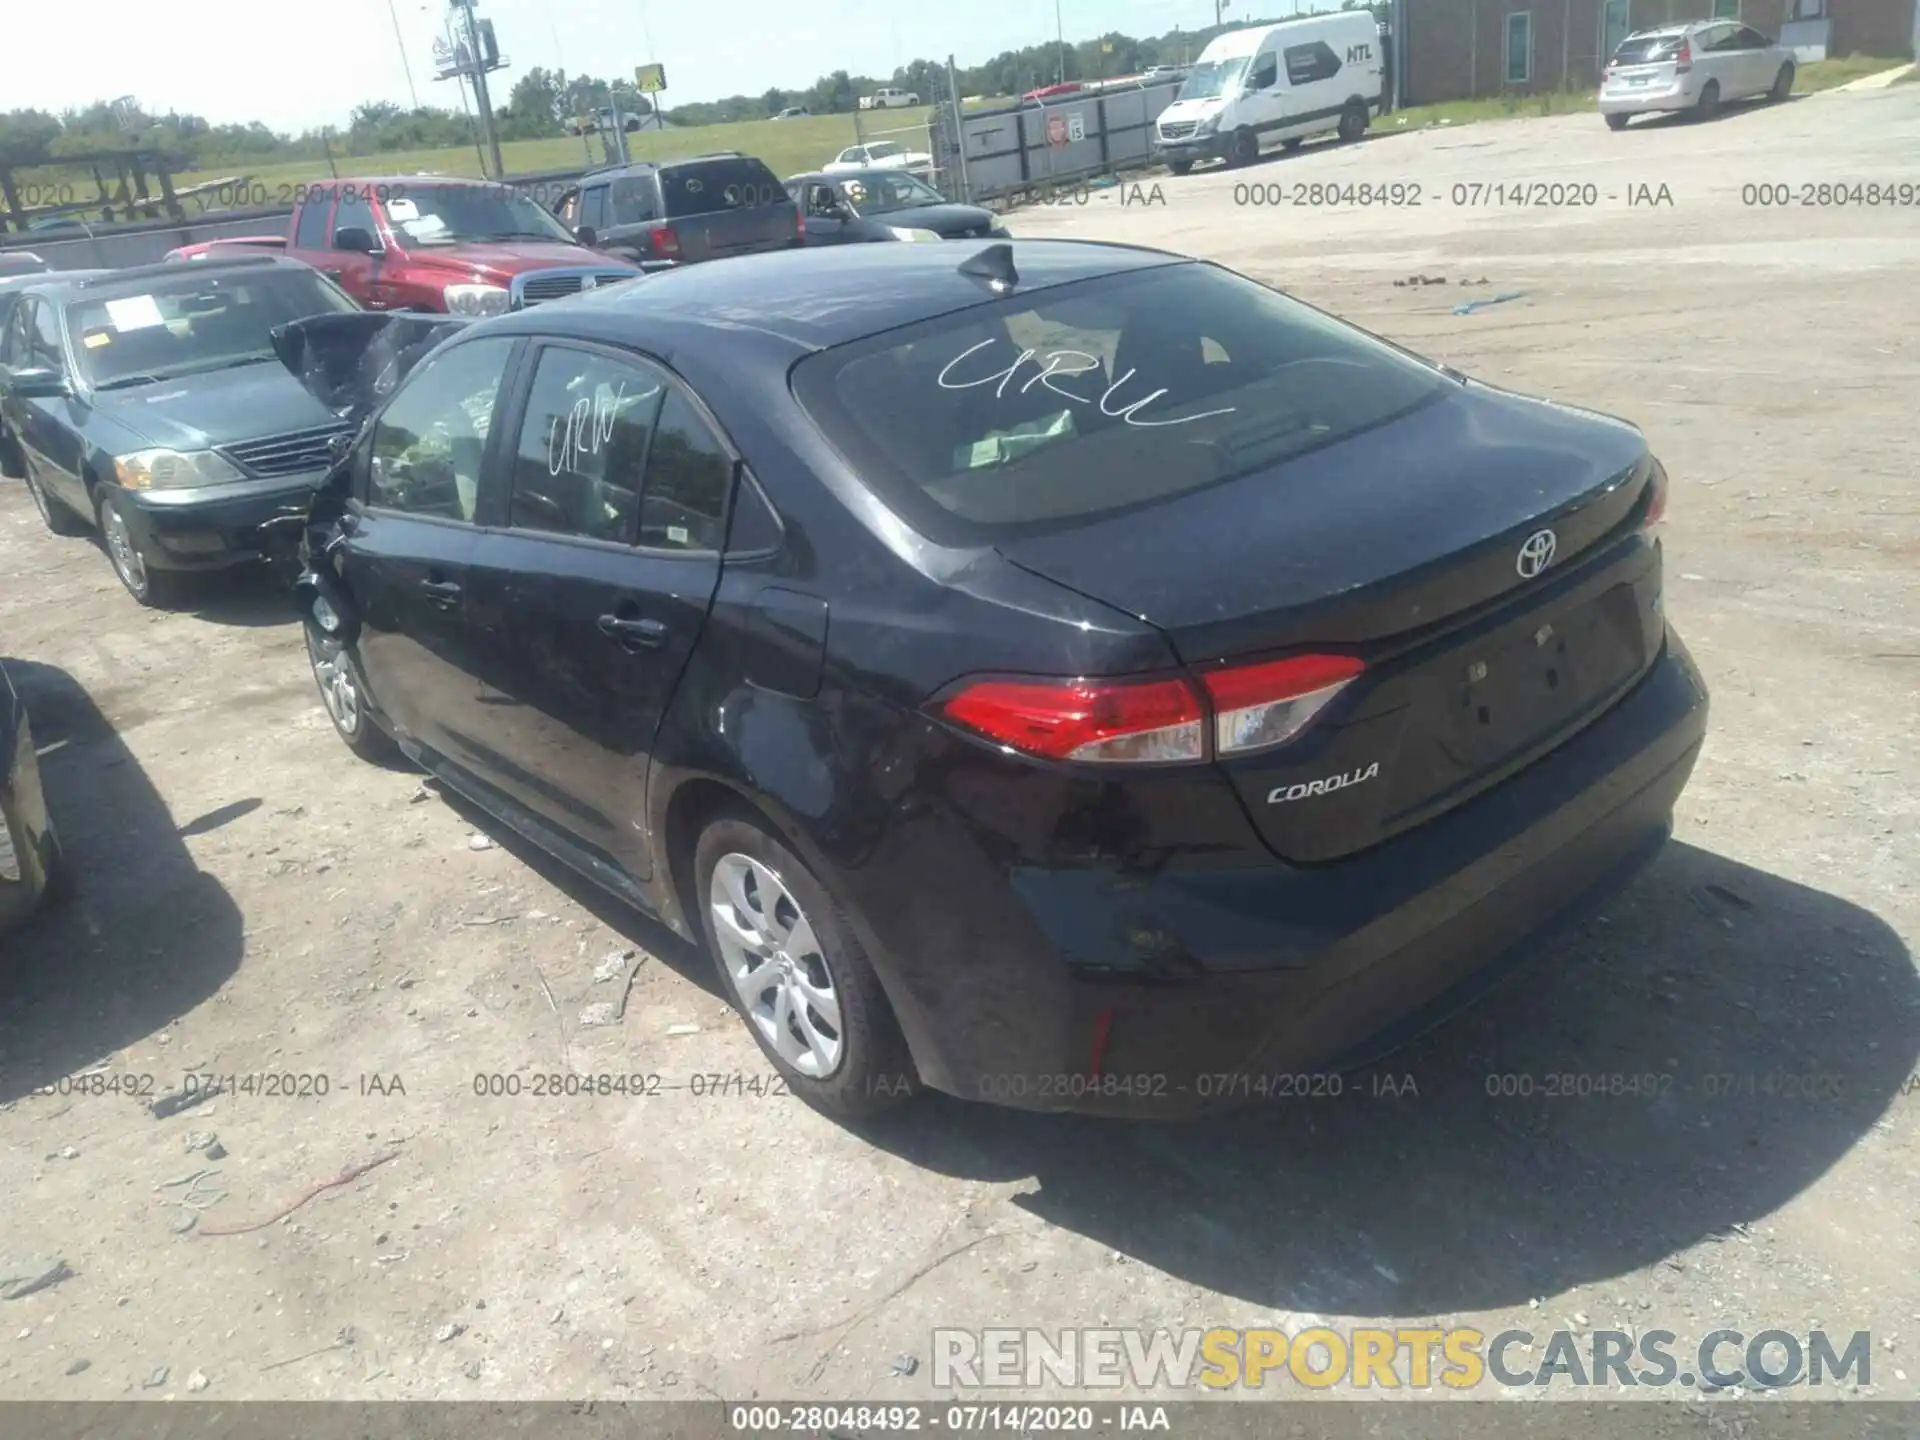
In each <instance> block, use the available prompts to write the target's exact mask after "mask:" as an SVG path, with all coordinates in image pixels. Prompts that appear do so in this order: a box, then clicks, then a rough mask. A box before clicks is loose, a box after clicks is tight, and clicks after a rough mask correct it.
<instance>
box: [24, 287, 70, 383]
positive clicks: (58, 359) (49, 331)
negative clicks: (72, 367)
mask: <svg viewBox="0 0 1920 1440" xmlns="http://www.w3.org/2000/svg"><path fill="white" fill-rule="evenodd" d="M31 319H32V323H33V331H32V336H31V339H30V340H29V341H28V350H27V363H28V364H29V365H36V366H40V367H41V368H43V369H47V370H52V371H54V372H55V373H56V374H61V375H64V374H65V373H66V370H67V359H66V356H65V354H64V353H63V352H62V351H61V348H60V316H59V313H58V312H57V311H55V310H54V308H53V306H52V304H50V303H49V302H48V301H45V300H42V301H39V302H38V303H37V304H35V305H34V307H33V312H32V316H31Z"/></svg>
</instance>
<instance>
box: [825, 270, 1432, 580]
mask: <svg viewBox="0 0 1920 1440" xmlns="http://www.w3.org/2000/svg"><path fill="white" fill-rule="evenodd" d="M1449 387H1450V382H1449V381H1448V380H1447V379H1446V378H1445V376H1444V374H1443V373H1442V372H1441V371H1439V370H1438V369H1437V368H1435V367H1432V366H1430V365H1427V364H1426V363H1424V362H1422V361H1419V360H1416V359H1414V358H1412V357H1411V356H1408V355H1406V354H1405V353H1403V352H1401V351H1399V350H1396V349H1394V348H1393V347H1392V346H1390V345H1387V344H1386V343H1385V342H1383V341H1379V340H1375V339H1374V338H1373V337H1371V336H1369V335H1367V334H1365V333H1364V332H1362V331H1359V330H1356V329H1354V328H1352V327H1351V326H1348V325H1344V324H1342V323H1341V322H1339V321H1337V320H1334V319H1333V318H1332V317H1330V316H1326V315H1322V314H1321V313H1320V312H1319V311H1317V310H1314V309H1311V308H1310V307H1308V306H1305V305H1302V304H1300V303H1298V302H1297V301H1294V300H1290V299H1288V298H1287V297H1285V296H1283V295H1280V294H1278V293H1276V292H1275V291H1272V290H1269V289H1267V288H1266V287H1265V286H1262V285H1257V284H1255V283H1254V282H1253V281H1251V280H1247V279H1245V278H1243V277H1241V276H1238V275H1235V274H1233V273H1231V272H1230V271H1226V270H1222V269H1219V268H1217V267H1215V266H1211V265H1205V264H1200V263H1186V264H1173V265H1167V266H1160V267H1155V268H1153V269H1150V270H1138V271H1131V272H1128V273H1126V274H1122V275H1114V276H1106V277H1102V278H1100V279H1096V280H1089V281H1082V282H1079V283H1077V284H1072V285H1063V286H1058V287H1054V288H1051V289H1046V290H1042V291H1039V292H1036V293H1035V294H1033V295H1031V296H1020V295H1014V296H1012V297H1009V298H1007V299H1004V300H999V301H994V302H991V303H988V304H984V305H979V306H975V307H972V308H970V309H967V310H963V311H960V312H958V313H956V314H951V315H945V316H941V317H939V318H937V319H934V320H930V321H927V322H925V323H923V324H921V325H917V326H913V327H911V328H908V329H906V330H900V331H893V332H890V333H888V334H886V335H883V336H876V337H874V338H872V339H870V340H865V341H860V342H856V343H855V344H852V345H846V346H839V347H836V348H834V349H831V350H827V351H824V352H822V353H820V354H818V355H815V356H812V357H810V358H809V359H807V360H804V361H802V362H801V363H800V364H799V366H798V367H796V369H795V372H794V390H795V393H796V395H797V397H798V398H799V400H800V402H801V404H802V406H803V407H804V408H805V409H806V411H807V413H808V414H809V415H810V416H811V417H812V418H813V420H814V422H815V423H816V424H817V425H819V427H820V428H821V429H822V431H824V432H825V434H826V435H827V437H828V438H829V439H830V440H831V441H832V442H833V444H834V445H835V447H836V448H838V449H839V450H840V451H841V452H842V453H843V454H844V455H846V456H847V457H848V458H849V460H851V461H852V462H853V464H854V465H855V467H856V468H857V469H858V470H859V471H860V472H861V474H862V475H863V476H864V477H866V478H867V480H868V483H869V484H871V485H872V486H873V488H874V489H875V491H876V492H877V493H879V495H880V497H881V498H882V499H883V500H884V501H886V503H887V504H888V505H889V506H890V507H892V508H894V509H895V510H897V511H898V512H899V513H900V514H901V515H902V516H903V518H905V519H906V520H907V522H908V523H909V524H911V525H913V526H914V527H915V528H916V529H918V530H920V531H921V533H922V534H925V535H927V536H928V537H929V538H931V539H933V540H934V541H936V542H937V543H940V544H956V545H960V544H982V543H993V542H995V541H996V540H998V539H1001V538H1011V537H1013V536H1015V535H1019V534H1024V533H1028V532H1031V531H1036V530H1041V529H1056V528H1063V527H1067V526H1071V525H1073V524H1076V523H1079V522H1082V521H1085V520H1087V519H1090V518H1091V517H1094V516H1098V515H1103V514H1107V513H1110V512H1113V511H1116V510H1122V509H1126V508H1130V507H1133V506H1140V505H1148V504H1154V503H1158V502H1163V501H1167V500H1170V499H1172V498H1174V497H1176V496H1178V495H1181V494H1184V493H1186V492H1188V491H1193V490H1198V489H1201V488H1203V487H1205V486H1208V485H1214V484H1218V483H1221V482H1222V481H1226V480H1230V479H1233V478H1235V477H1237V476H1241V475H1246V474H1250V473H1252V472H1254V471H1258V470H1263V469H1270V468H1271V469H1274V471H1275V473H1274V480H1273V484H1274V490H1275V493H1276V495H1284V493H1285V489H1286V470H1285V464H1286V462H1287V461H1288V460H1289V459H1291V458H1292V457H1294V456H1297V455H1300V454H1303V453H1306V452H1308V451H1311V450H1317V449H1320V448H1322V447H1324V446H1327V445H1332V444H1335V443H1337V442H1338V441H1340V440H1343V439H1345V438H1347V437H1349V436H1351V435H1355V434H1357V433H1359V432H1361V431H1363V430H1367V429H1369V428H1371V427H1373V426H1376V425H1380V424H1383V423H1385V422H1386V421H1388V420H1391V419H1393V418H1395V417H1396V416H1399V415H1402V414H1405V413H1406V412H1408V411H1409V410H1412V409H1413V408H1415V407H1417V406H1419V405H1422V404H1424V403H1426V402H1428V401H1430V400H1432V399H1434V398H1436V397H1437V396H1439V395H1440V394H1442V393H1443V392H1444V391H1446V390H1447V389H1448V388H1449Z"/></svg>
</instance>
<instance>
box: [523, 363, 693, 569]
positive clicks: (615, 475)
mask: <svg viewBox="0 0 1920 1440" xmlns="http://www.w3.org/2000/svg"><path fill="white" fill-rule="evenodd" d="M665 388H666V380H665V377H664V376H663V375H661V373H660V372H659V371H658V370H656V369H654V368H653V367H652V366H650V365H646V364H644V363H642V362H639V361H634V360H616V359H613V358H611V357H609V356H605V355H599V354H594V353H591V352H588V351H580V350H571V349H567V348H565V347H562V346H549V347H548V348H547V349H545V350H543V351H541V352H540V361H539V365H538V367H537V368H536V369H535V371H534V376H533V388H532V390H531V391H530V392H529V394H528V396H527V414H526V418H525V419H524V420H523V421H522V422H521V425H520V443H519V446H518V448H517V449H516V451H515V454H514V460H513V500H512V503H511V506H510V508H509V510H508V515H507V523H508V524H510V525H512V526H513V527H514V528H515V529H518V530H539V531H544V532H546V533H548V534H553V535H576V536H579V537H581V538H582V539H587V540H610V541H615V542H630V541H631V540H632V539H633V535H634V521H635V517H636V516H637V515H638V514H639V509H640V476H641V472H642V469H643V468H644V466H645V465H646V459H647V441H648V438H649V436H650V435H651V434H652V431H653V417H654V413H655V412H656V411H657V410H658V409H659V408H660V397H661V395H662V394H663V393H664V391H665Z"/></svg>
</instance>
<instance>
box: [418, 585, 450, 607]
mask: <svg viewBox="0 0 1920 1440" xmlns="http://www.w3.org/2000/svg"><path fill="white" fill-rule="evenodd" d="M420 588H421V589H422V590H424V591H426V592H427V603H428V604H429V605H438V606H439V607H440V608H441V609H443V610H451V609H453V607H454V606H456V605H458V604H459V603H460V587H459V585H458V584H456V583H455V582H454V581H452V580H422V581H421V582H420Z"/></svg>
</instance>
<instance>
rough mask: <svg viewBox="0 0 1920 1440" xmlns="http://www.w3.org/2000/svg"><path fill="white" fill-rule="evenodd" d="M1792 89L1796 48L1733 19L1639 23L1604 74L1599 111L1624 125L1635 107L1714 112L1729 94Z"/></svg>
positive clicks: (1639, 110) (1639, 111)
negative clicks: (1645, 26) (1649, 26)
mask: <svg viewBox="0 0 1920 1440" xmlns="http://www.w3.org/2000/svg"><path fill="white" fill-rule="evenodd" d="M1792 91H1793V52H1792V51H1791V50H1788V49H1785V48H1784V47H1782V46H1780V45H1778V44H1776V43H1775V42H1773V41H1771V40H1769V39H1767V37H1766V36H1764V35H1762V34H1761V33H1760V32H1759V31H1758V30H1755V29H1752V28H1750V27H1749V26H1746V25H1742V24H1740V23H1739V22H1738V21H1735V20H1702V21H1696V22H1694V23H1692V24H1687V25H1666V26H1662V27H1661V28H1660V29H1658V30H1642V31H1639V32H1637V33H1635V34H1632V35H1629V36H1628V37H1627V38H1626V39H1625V40H1622V41H1621V42H1620V48H1619V49H1618V50H1615V51H1614V52H1613V58H1612V59H1611V60H1609V61H1608V62H1607V69H1606V73H1605V74H1604V75H1603V76H1602V77H1601V80H1600V113H1601V114H1602V115H1604V116H1606V119H1607V127H1608V128H1609V129H1611V130H1624V129H1626V128H1627V121H1629V120H1631V119H1632V118H1633V117H1634V116H1635V115H1645V114H1651V113H1653V112H1655V111H1661V110H1668V111H1671V110H1690V111H1692V112H1693V113H1694V115H1695V116H1697V117H1698V118H1699V119H1702V120H1707V119H1711V118H1712V117H1713V115H1714V114H1715V113H1716V112H1717V111H1718V110H1719V109H1720V106H1721V105H1722V104H1723V103H1724V102H1726V101H1728V100H1750V99H1754V98H1757V97H1761V96H1764V97H1766V98H1767V99H1769V100H1784V99H1786V98H1787V96H1788V95H1789V94H1791V93H1792Z"/></svg>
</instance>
